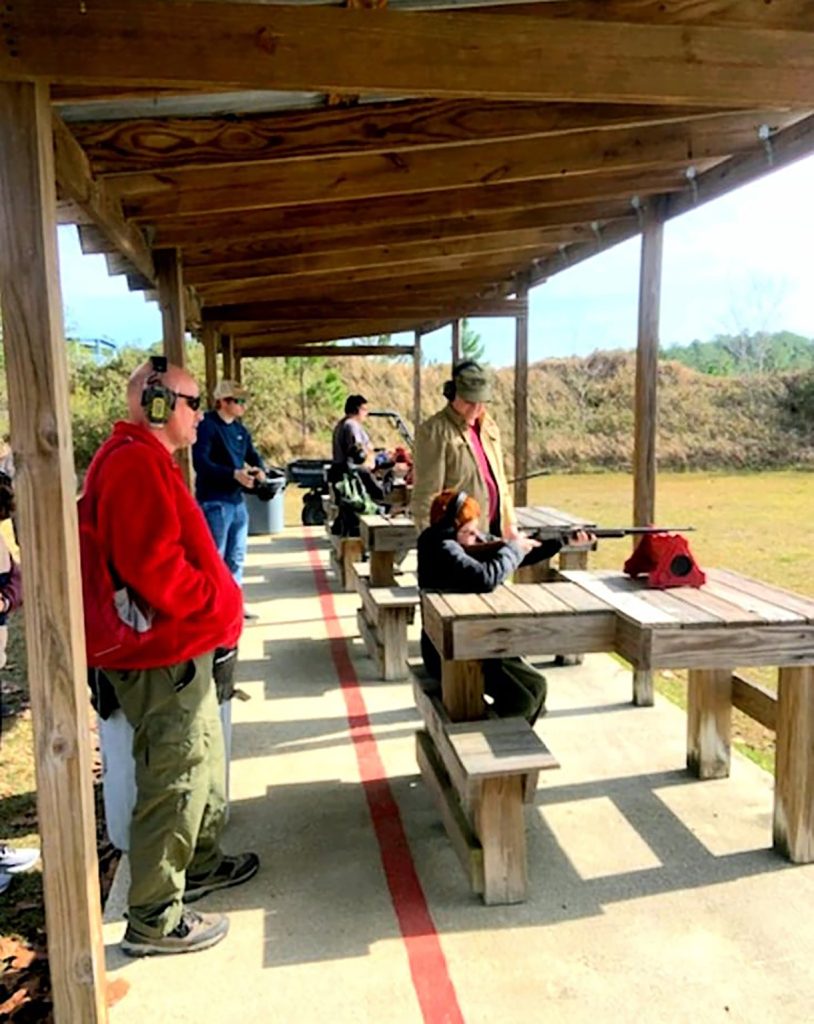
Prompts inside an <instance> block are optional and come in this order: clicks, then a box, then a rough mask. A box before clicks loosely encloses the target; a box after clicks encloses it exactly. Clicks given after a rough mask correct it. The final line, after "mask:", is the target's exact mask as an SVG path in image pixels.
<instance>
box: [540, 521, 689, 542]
mask: <svg viewBox="0 0 814 1024" xmlns="http://www.w3.org/2000/svg"><path fill="white" fill-rule="evenodd" d="M694 529H695V527H694V526H592V525H591V524H590V523H586V524H585V525H584V526H575V527H573V528H572V529H570V530H569V529H564V528H563V527H562V526H537V527H534V529H532V530H529V531H528V532H529V533H530V534H531V536H532V537H535V538H536V539H537V540H550V539H551V538H554V537H567V536H570V535H571V534H572V533H574V532H576V530H585V532H586V533H592V534H593V535H594V537H597V538H599V539H603V538H608V537H640V536H644V535H646V534H652V533H691V532H692V531H693V530H694Z"/></svg>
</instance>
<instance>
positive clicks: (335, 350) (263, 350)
mask: <svg viewBox="0 0 814 1024" xmlns="http://www.w3.org/2000/svg"><path fill="white" fill-rule="evenodd" d="M302 337H303V338H304V339H306V340H304V341H302V342H300V344H292V343H291V342H288V343H287V344H285V345H272V346H268V347H266V346H264V345H263V344H262V340H263V339H262V338H254V339H252V340H253V341H254V342H256V344H254V345H253V346H252V347H250V348H246V349H241V350H240V354H241V357H242V358H243V359H250V358H258V357H264V356H278V357H279V356H305V357H306V358H312V359H313V358H317V357H321V358H323V359H340V358H341V359H345V358H347V357H348V356H380V357H381V356H391V357H392V356H411V355H412V354H413V346H412V345H319V344H309V342H308V340H307V339H309V338H310V337H311V335H310V334H307V333H306V334H304V335H303V336H302Z"/></svg>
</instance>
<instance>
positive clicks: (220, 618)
mask: <svg viewBox="0 0 814 1024" xmlns="http://www.w3.org/2000/svg"><path fill="white" fill-rule="evenodd" d="M100 459H104V463H103V464H102V465H101V466H99V467H98V469H99V471H98V473H97V474H94V472H93V469H94V463H96V462H97V461H98V460H100ZM88 480H89V489H88V490H87V491H86V494H85V496H83V502H85V501H88V502H89V505H88V508H90V509H93V510H94V511H95V516H94V519H95V526H96V530H97V536H98V538H99V541H100V544H102V545H103V546H105V547H106V550H105V551H103V552H100V553H99V558H100V563H99V564H102V565H103V564H104V561H101V560H103V559H104V558H107V561H108V564H109V565H110V566H112V568H113V570H114V571H115V573H116V575H117V576H118V577H119V579H120V581H121V582H122V583H123V584H125V585H126V586H127V587H128V588H129V590H130V591H131V592H132V593H133V594H134V595H135V596H136V598H137V600H138V602H139V604H141V605H142V606H147V607H148V608H150V609H151V610H152V612H153V620H152V626H151V628H150V629H149V630H148V631H147V632H146V633H142V634H140V635H139V640H138V649H137V651H136V652H134V651H133V650H132V649H131V650H129V651H128V650H127V648H126V645H125V646H124V647H118V648H117V647H116V646H115V645H114V646H113V647H112V648H111V645H109V644H108V645H107V646H106V644H105V639H106V638H105V637H103V636H100V635H99V631H100V629H104V626H103V625H102V624H103V623H104V621H105V620H104V616H100V615H99V614H98V610H97V609H94V608H89V607H86V608H85V632H86V634H87V637H88V641H89V642H88V649H89V652H90V650H91V648H93V649H95V650H98V651H103V652H104V654H103V655H100V657H99V660H92V659H91V657H90V654H89V660H90V661H91V664H94V665H97V666H98V667H101V668H115V669H128V668H157V667H159V666H162V665H174V664H177V663H178V662H181V661H185V660H186V659H187V658H195V657H197V656H198V655H200V654H205V653H206V652H207V651H211V650H214V649H215V648H216V647H221V646H223V647H233V646H235V645H236V644H237V641H238V638H239V637H240V632H241V630H242V628H243V599H242V595H241V592H240V588H239V587H238V586H237V584H236V583H235V581H234V579H233V578H232V574H231V573H230V572H229V570H228V569H227V567H226V563H225V562H224V560H223V559H222V558H221V556H220V555H219V554H218V550H217V548H216V547H215V543H214V541H213V540H212V534H211V533H210V531H209V527H208V525H207V523H206V520H205V519H204V516H203V513H202V512H201V510H200V508H199V507H198V505H197V503H196V502H195V499H194V498H193V497H192V495H191V494H190V492H189V491H188V490H187V488H186V486H185V484H184V481H183V477H182V476H181V471H180V469H179V467H178V465H177V463H176V462H175V460H174V459H173V457H172V455H171V454H170V453H169V451H167V449H166V448H165V447H164V445H162V444H161V442H160V441H159V440H158V439H157V438H156V437H155V435H154V434H153V433H152V432H151V431H150V430H149V429H148V428H147V427H144V426H141V425H137V424H133V423H127V422H121V421H120V422H118V423H116V424H115V426H114V428H113V433H112V434H111V436H110V437H109V438H108V440H107V441H106V442H105V443H104V444H103V445H102V447H101V448H100V449H99V451H98V452H97V453H96V455H95V456H94V458H93V462H92V463H91V466H90V468H89V470H88ZM82 568H83V573H84V572H85V571H86V570H89V571H92V568H93V567H92V566H90V567H89V566H85V565H84V563H83V567H82ZM91 641H92V643H91Z"/></svg>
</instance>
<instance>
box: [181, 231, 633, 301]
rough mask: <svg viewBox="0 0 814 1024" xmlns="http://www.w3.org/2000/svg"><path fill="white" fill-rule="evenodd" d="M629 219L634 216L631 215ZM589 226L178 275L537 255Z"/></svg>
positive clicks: (272, 274) (258, 274)
mask: <svg viewBox="0 0 814 1024" xmlns="http://www.w3.org/2000/svg"><path fill="white" fill-rule="evenodd" d="M633 220H634V221H635V215H633ZM590 233H591V229H590V228H589V227H587V226H584V225H581V224H574V225H569V226H564V227H560V228H543V229H539V228H532V229H531V230H527V231H520V230H517V231H502V232H498V233H495V234H492V235H476V236H474V237H471V238H451V239H448V240H444V241H436V240H435V239H429V240H427V239H421V240H419V241H417V242H405V243H402V244H395V245H389V244H385V245H374V246H369V247H367V248H363V249H361V248H360V249H343V250H339V251H338V252H327V253H310V254H306V255H305V256H279V257H269V258H267V259H256V260H241V261H240V262H237V263H216V264H211V265H206V266H198V265H196V266H188V265H187V264H184V275H185V277H186V279H187V280H188V281H189V283H190V284H194V285H197V286H203V285H209V284H212V285H220V284H224V285H225V284H226V282H230V281H235V282H245V281H253V280H258V279H263V278H276V277H278V276H280V275H286V274H287V275H291V276H304V275H310V274H326V273H335V272H337V271H340V272H342V273H343V274H344V273H346V272H347V271H349V270H358V269H362V268H372V267H399V266H404V265H410V264H412V263H415V262H417V261H419V260H426V259H439V260H440V259H442V258H447V257H448V258H454V257H457V256H471V255H480V254H485V253H494V252H512V251H514V252H518V253H522V252H526V251H528V250H533V251H534V252H539V253H543V252H544V251H545V250H547V249H550V248H552V247H553V248H556V247H557V246H558V245H563V244H567V243H569V242H578V241H580V240H583V239H585V238H586V237H588V236H590Z"/></svg>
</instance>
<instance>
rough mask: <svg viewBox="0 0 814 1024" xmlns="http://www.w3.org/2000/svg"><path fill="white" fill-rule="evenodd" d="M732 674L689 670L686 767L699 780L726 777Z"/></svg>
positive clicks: (723, 670) (696, 669)
mask: <svg viewBox="0 0 814 1024" xmlns="http://www.w3.org/2000/svg"><path fill="white" fill-rule="evenodd" d="M731 732H732V671H731V669H720V668H691V669H690V671H689V685H688V688H687V767H688V768H689V769H690V771H691V772H693V773H694V774H695V775H697V776H698V778H699V779H724V778H726V777H727V776H728V775H729V760H730V736H731Z"/></svg>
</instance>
